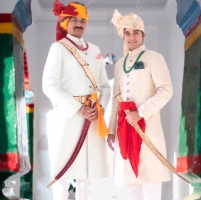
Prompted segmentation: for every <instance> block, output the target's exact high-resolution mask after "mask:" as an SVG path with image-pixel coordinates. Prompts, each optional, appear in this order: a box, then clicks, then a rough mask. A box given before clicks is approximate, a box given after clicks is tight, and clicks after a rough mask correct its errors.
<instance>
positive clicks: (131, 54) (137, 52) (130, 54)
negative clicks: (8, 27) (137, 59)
mask: <svg viewBox="0 0 201 200" xmlns="http://www.w3.org/2000/svg"><path fill="white" fill-rule="evenodd" d="M145 50H146V47H145V45H144V44H143V45H141V46H139V47H138V48H136V49H134V50H133V51H129V56H137V55H139V54H140V53H141V52H142V51H145Z"/></svg>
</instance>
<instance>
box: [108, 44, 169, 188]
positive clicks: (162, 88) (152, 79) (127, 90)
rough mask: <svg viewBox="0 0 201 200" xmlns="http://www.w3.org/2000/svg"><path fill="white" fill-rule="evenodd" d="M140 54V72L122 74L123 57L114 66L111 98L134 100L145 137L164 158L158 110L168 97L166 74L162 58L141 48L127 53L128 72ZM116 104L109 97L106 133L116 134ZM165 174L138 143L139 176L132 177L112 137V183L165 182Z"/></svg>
mask: <svg viewBox="0 0 201 200" xmlns="http://www.w3.org/2000/svg"><path fill="white" fill-rule="evenodd" d="M141 51H145V53H144V54H143V55H142V56H141V58H140V61H142V62H143V63H144V69H137V70H132V71H131V72H130V73H128V74H126V73H125V72H124V70H123V63H124V58H121V59H120V60H119V61H118V62H117V63H116V65H115V77H114V86H113V96H114V97H115V96H116V95H118V94H120V93H121V97H122V98H123V100H124V101H134V102H135V103H136V105H137V108H138V111H139V112H140V114H141V115H142V116H143V117H144V119H145V120H146V132H145V134H146V135H147V136H148V138H149V139H150V140H151V142H152V143H153V144H154V145H155V146H156V147H157V148H158V150H159V151H160V152H161V153H162V154H163V155H164V156H165V157H166V145H165V140H164V135H163V130H162V126H161V120H160V110H161V108H162V107H163V106H164V105H165V104H166V103H167V102H168V101H169V99H170V98H171V96H172V84H171V79H170V74H169V71H168V68H167V65H166V62H165V60H164V58H163V56H162V55H161V54H159V53H157V52H154V51H151V50H148V49H146V47H145V46H144V45H142V46H140V47H138V48H137V49H135V50H133V51H130V52H129V56H128V58H127V62H126V69H127V70H128V69H129V68H130V67H131V66H132V65H133V63H134V62H135V60H136V59H137V57H138V55H139V54H140V52H141ZM118 107H119V106H118V101H117V100H116V99H115V98H113V102H112V112H111V113H112V114H111V117H110V122H109V131H110V134H116V129H117V112H118ZM169 180H170V176H169V171H168V169H167V167H166V166H164V165H163V164H162V163H161V161H159V160H158V158H157V157H156V156H155V155H154V154H153V153H152V152H151V151H150V149H149V148H148V147H147V146H146V145H145V144H144V143H142V147H141V153H140V164H139V176H138V178H136V177H135V174H134V172H133V171H132V169H131V166H130V163H129V161H128V160H124V159H123V158H122V156H121V154H120V149H119V144H118V138H117V137H116V144H115V158H114V183H115V184H117V185H132V184H142V183H157V182H163V181H169Z"/></svg>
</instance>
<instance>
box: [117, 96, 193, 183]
mask: <svg viewBox="0 0 201 200" xmlns="http://www.w3.org/2000/svg"><path fill="white" fill-rule="evenodd" d="M114 98H116V99H118V101H119V102H123V99H122V98H121V96H120V94H118V95H117V96H115V97H114ZM124 112H125V113H126V115H128V114H129V112H130V110H124ZM131 126H133V127H134V128H135V130H136V131H137V133H138V134H139V136H140V137H141V138H142V140H143V141H144V143H145V144H146V145H147V146H148V147H149V149H150V150H151V151H152V152H153V153H154V155H155V156H156V157H157V158H158V159H159V160H160V161H161V162H162V163H163V164H164V165H165V166H166V167H167V168H168V169H169V170H171V171H172V172H173V173H174V174H176V175H177V176H178V177H180V178H181V179H183V180H184V181H186V182H187V183H189V181H188V180H186V179H185V178H184V177H182V176H181V175H179V174H178V173H177V172H176V169H175V167H174V166H173V165H172V164H170V163H169V162H168V160H167V159H166V158H165V157H164V156H163V155H162V154H161V153H160V152H159V150H158V149H157V148H156V147H155V146H154V145H153V143H152V142H151V141H150V140H149V138H148V137H147V136H146V135H145V134H144V132H143V131H142V129H141V128H140V126H139V125H138V124H132V125H131Z"/></svg>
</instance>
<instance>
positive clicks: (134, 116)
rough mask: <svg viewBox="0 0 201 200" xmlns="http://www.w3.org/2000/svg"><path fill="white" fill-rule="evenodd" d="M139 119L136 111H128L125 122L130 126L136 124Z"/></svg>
mask: <svg viewBox="0 0 201 200" xmlns="http://www.w3.org/2000/svg"><path fill="white" fill-rule="evenodd" d="M140 119H141V117H140V116H139V113H138V111H130V113H129V114H128V115H127V116H126V120H127V122H128V123H129V124H130V125H134V124H137V122H138V121H139V120H140Z"/></svg>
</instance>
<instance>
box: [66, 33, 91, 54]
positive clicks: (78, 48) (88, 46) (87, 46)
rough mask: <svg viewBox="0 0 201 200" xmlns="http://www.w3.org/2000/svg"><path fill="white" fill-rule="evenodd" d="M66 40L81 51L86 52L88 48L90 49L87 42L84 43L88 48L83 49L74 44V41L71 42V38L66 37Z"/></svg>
mask: <svg viewBox="0 0 201 200" xmlns="http://www.w3.org/2000/svg"><path fill="white" fill-rule="evenodd" d="M66 39H67V40H69V41H70V42H71V43H72V44H73V45H74V46H75V47H77V48H78V49H79V50H81V51H86V50H87V49H88V48H89V45H88V43H87V42H86V41H84V42H85V44H86V48H84V47H81V46H79V45H77V44H76V43H75V42H73V40H71V39H70V38H69V37H67V36H66Z"/></svg>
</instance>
